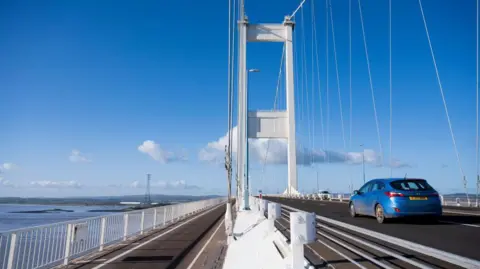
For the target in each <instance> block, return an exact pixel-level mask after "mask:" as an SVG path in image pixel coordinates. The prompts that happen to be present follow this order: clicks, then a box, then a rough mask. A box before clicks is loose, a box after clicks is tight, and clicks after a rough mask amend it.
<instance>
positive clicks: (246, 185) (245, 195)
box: [243, 69, 260, 210]
mask: <svg viewBox="0 0 480 269" xmlns="http://www.w3.org/2000/svg"><path fill="white" fill-rule="evenodd" d="M258 72H260V70H258V69H249V70H248V72H247V79H246V81H245V89H246V91H247V96H246V102H245V109H244V111H245V115H243V116H244V117H245V122H246V124H245V136H246V137H245V140H246V143H245V144H246V151H245V158H246V159H245V177H244V179H245V182H243V201H244V205H245V208H244V209H245V210H250V206H249V204H248V199H249V198H248V197H249V196H250V191H249V171H248V166H249V159H250V158H249V157H248V155H249V154H248V151H249V150H248V148H249V145H248V103H249V98H248V96H249V92H250V91H249V89H248V81H249V80H250V73H258Z"/></svg>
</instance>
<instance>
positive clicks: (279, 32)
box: [237, 8, 298, 209]
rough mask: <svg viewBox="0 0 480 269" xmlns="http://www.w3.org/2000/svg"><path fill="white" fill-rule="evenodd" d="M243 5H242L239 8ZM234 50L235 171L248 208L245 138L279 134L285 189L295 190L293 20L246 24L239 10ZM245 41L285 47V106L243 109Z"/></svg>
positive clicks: (245, 94) (288, 191) (294, 192)
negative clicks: (285, 171)
mask: <svg viewBox="0 0 480 269" xmlns="http://www.w3.org/2000/svg"><path fill="white" fill-rule="evenodd" d="M242 9H243V8H242ZM240 16H241V17H240V21H239V26H238V28H239V43H240V46H239V52H238V127H237V131H238V133H237V135H238V136H237V137H238V140H237V156H238V158H237V172H238V177H239V181H240V184H241V192H242V193H241V194H240V195H241V196H243V206H242V207H243V209H248V208H249V204H248V197H249V193H248V192H249V191H248V187H247V180H246V179H247V178H248V166H246V160H248V156H247V154H248V150H247V147H248V138H252V139H254V138H282V139H286V140H287V152H288V153H287V166H288V185H287V189H286V190H285V193H287V194H296V193H298V190H297V188H298V186H297V154H296V153H297V150H296V144H295V142H296V138H295V99H294V81H293V38H292V32H293V28H294V23H293V21H292V20H290V17H288V16H287V17H285V20H284V21H283V23H273V24H249V22H248V18H247V17H246V16H245V14H244V13H243V10H241V12H240ZM247 42H281V43H284V48H285V82H286V83H285V85H286V104H287V108H286V110H276V111H247V107H248V106H247V102H248V98H247V90H248V89H247V85H246V84H247Z"/></svg>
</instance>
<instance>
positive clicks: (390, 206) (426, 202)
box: [349, 178, 442, 223]
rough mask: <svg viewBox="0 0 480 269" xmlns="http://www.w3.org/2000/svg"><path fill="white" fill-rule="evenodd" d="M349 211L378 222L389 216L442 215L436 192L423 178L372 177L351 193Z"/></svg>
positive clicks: (351, 213)
mask: <svg viewBox="0 0 480 269" xmlns="http://www.w3.org/2000/svg"><path fill="white" fill-rule="evenodd" d="M353 194H354V195H353V196H352V198H351V199H350V203H349V210H350V215H351V216H352V217H356V216H358V215H366V216H373V217H375V218H376V219H377V221H378V222H379V223H384V222H385V221H386V220H387V219H389V218H401V217H415V216H421V217H428V218H430V219H431V220H436V219H437V218H438V217H439V216H441V215H442V203H441V201H440V197H439V195H438V192H437V191H436V190H435V189H434V188H433V187H432V186H430V185H429V184H428V182H427V181H426V180H425V179H413V178H388V179H373V180H370V181H368V182H367V183H365V184H364V185H363V186H362V187H361V188H360V189H359V190H358V191H354V192H353Z"/></svg>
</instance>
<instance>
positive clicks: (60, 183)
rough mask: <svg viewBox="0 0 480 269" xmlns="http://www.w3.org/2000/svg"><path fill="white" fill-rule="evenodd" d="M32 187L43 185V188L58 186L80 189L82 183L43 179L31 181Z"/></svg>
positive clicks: (57, 187) (59, 187) (58, 187)
mask: <svg viewBox="0 0 480 269" xmlns="http://www.w3.org/2000/svg"><path fill="white" fill-rule="evenodd" d="M30 186H31V187H41V188H56V189H78V188H81V187H82V185H81V184H80V183H78V182H77V181H73V180H71V181H50V180H41V181H31V182H30Z"/></svg>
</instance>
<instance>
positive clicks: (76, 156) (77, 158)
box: [68, 149, 92, 163]
mask: <svg viewBox="0 0 480 269" xmlns="http://www.w3.org/2000/svg"><path fill="white" fill-rule="evenodd" d="M68 159H69V160H70V161H71V162H72V163H90V162H92V160H90V159H89V158H87V157H86V156H84V155H83V154H82V153H81V152H80V151H79V150H76V149H74V150H72V153H71V154H70V156H69V157H68Z"/></svg>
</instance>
